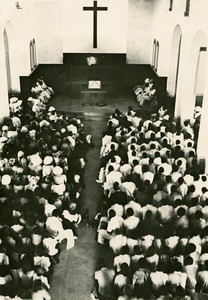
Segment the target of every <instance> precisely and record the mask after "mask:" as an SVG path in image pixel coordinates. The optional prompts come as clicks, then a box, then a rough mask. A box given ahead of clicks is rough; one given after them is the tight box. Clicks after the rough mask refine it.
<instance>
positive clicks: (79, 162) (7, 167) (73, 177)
mask: <svg viewBox="0 0 208 300" xmlns="http://www.w3.org/2000/svg"><path fill="white" fill-rule="evenodd" d="M53 94H54V92H53V90H52V88H50V87H47V86H46V84H45V83H44V81H43V79H40V80H37V83H36V85H35V86H33V87H32V90H31V97H29V98H28V100H27V101H26V103H24V102H23V101H22V100H20V99H18V98H17V97H12V98H11V99H10V111H11V117H10V118H7V119H5V120H4V121H3V123H2V125H1V130H0V212H1V213H0V299H2V300H3V299H5V300H9V299H17V300H20V299H33V300H41V299H42V300H44V299H45V300H49V299H51V296H50V294H49V292H48V291H49V289H50V279H51V275H52V274H53V269H54V265H55V264H56V263H58V262H59V254H60V251H61V249H62V248H63V244H61V242H62V241H64V240H65V241H66V249H70V248H72V247H73V246H74V243H75V240H76V239H77V238H78V237H77V226H78V224H79V223H80V221H81V216H80V214H79V213H78V212H77V202H78V200H79V198H80V195H81V193H82V188H83V172H84V166H85V155H86V151H87V149H88V148H89V143H90V139H89V136H87V139H86V136H85V134H84V125H83V124H82V123H81V121H80V119H78V118H76V117H75V118H72V119H70V118H68V117H67V116H63V115H61V116H59V115H58V114H57V112H56V110H55V108H54V107H52V106H50V99H51V97H52V96H53Z"/></svg>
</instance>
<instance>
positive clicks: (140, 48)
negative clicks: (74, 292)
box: [127, 0, 153, 64]
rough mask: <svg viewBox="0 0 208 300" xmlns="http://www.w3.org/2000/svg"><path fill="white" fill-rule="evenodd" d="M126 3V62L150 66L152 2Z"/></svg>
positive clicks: (134, 0) (130, 0)
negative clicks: (127, 4) (127, 5)
mask: <svg viewBox="0 0 208 300" xmlns="http://www.w3.org/2000/svg"><path fill="white" fill-rule="evenodd" d="M128 2H129V7H128V35H127V61H128V63H130V64H150V63H151V49H152V48H151V47H152V46H151V40H152V21H153V1H152V0H139V1H138V0H129V1H128Z"/></svg>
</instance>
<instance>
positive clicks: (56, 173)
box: [53, 166, 63, 175]
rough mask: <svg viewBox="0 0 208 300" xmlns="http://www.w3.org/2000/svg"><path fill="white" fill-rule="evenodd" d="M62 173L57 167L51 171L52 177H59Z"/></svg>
mask: <svg viewBox="0 0 208 300" xmlns="http://www.w3.org/2000/svg"><path fill="white" fill-rule="evenodd" d="M62 173H63V169H62V168H61V167H59V166H56V167H55V168H54V169H53V174H54V175H61V174H62Z"/></svg>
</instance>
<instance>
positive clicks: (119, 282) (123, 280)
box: [114, 274, 128, 288]
mask: <svg viewBox="0 0 208 300" xmlns="http://www.w3.org/2000/svg"><path fill="white" fill-rule="evenodd" d="M127 282H128V281H127V277H126V276H124V275H123V274H118V275H116V277H115V279H114V285H116V286H118V287H119V288H123V287H124V286H126V285H127Z"/></svg>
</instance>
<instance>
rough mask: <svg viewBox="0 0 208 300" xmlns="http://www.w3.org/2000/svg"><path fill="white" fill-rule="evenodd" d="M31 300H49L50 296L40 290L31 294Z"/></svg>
mask: <svg viewBox="0 0 208 300" xmlns="http://www.w3.org/2000/svg"><path fill="white" fill-rule="evenodd" d="M32 300H51V296H50V294H49V293H48V292H47V291H46V290H40V291H38V292H35V293H32Z"/></svg>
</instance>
